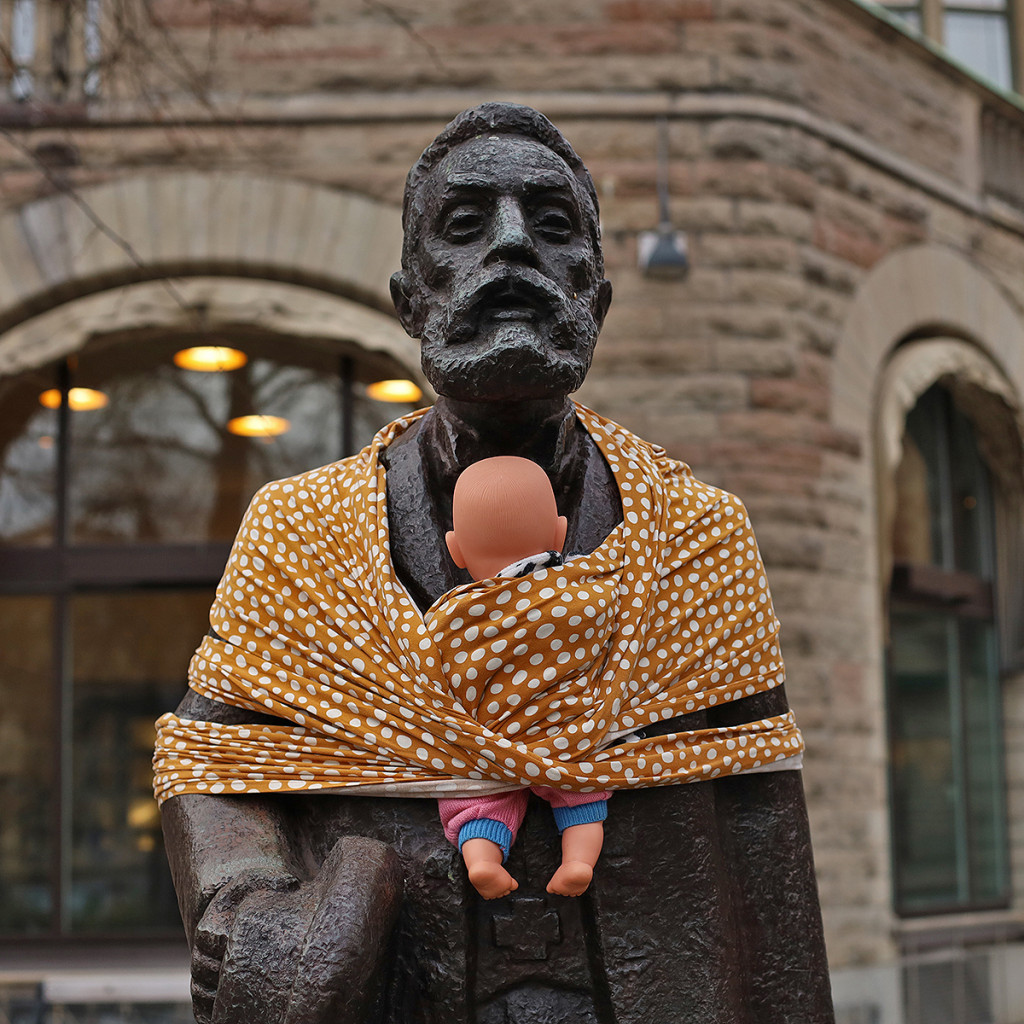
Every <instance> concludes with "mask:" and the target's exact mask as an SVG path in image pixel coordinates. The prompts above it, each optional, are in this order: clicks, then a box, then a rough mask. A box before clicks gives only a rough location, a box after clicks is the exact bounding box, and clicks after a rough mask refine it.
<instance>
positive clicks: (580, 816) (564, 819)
mask: <svg viewBox="0 0 1024 1024" xmlns="http://www.w3.org/2000/svg"><path fill="white" fill-rule="evenodd" d="M534 792H535V793H537V795H538V796H540V797H542V798H543V799H544V800H547V801H548V803H550V804H551V811H552V813H553V814H554V816H555V824H556V825H557V826H558V831H559V832H560V833H561V834H562V863H561V865H559V868H558V870H557V871H556V872H555V873H554V874H553V875H552V876H551V881H550V882H548V886H547V891H548V892H550V893H556V894H558V895H559V896H580V895H581V894H582V893H584V892H586V890H587V886H589V885H590V880H591V879H592V878H593V877H594V866H595V865H596V864H597V859H598V857H600V856H601V847H602V846H603V845H604V825H603V824H602V822H603V821H604V819H605V818H606V817H607V816H608V796H609V794H608V793H567V792H564V791H560V790H556V789H548V788H546V787H538V788H536V789H534Z"/></svg>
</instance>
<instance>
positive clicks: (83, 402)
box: [39, 388, 110, 412]
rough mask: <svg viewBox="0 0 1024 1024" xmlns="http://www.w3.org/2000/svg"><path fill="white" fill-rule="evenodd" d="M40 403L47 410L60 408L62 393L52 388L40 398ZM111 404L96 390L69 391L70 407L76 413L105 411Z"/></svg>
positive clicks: (72, 389) (75, 389) (74, 389)
mask: <svg viewBox="0 0 1024 1024" xmlns="http://www.w3.org/2000/svg"><path fill="white" fill-rule="evenodd" d="M39 402H40V404H42V405H45V406H46V408H47V409H59V408H60V391H59V390H58V389H57V388H50V390H49V391H44V392H43V393H42V394H41V395H40V396H39ZM109 404H110V399H109V398H108V397H107V395H105V394H104V393H103V392H102V391H97V390H96V389H95V388H71V389H70V390H69V391H68V407H69V408H70V409H73V410H74V411H75V412H88V411H89V410H91V409H103V408H105V407H106V406H108V405H109Z"/></svg>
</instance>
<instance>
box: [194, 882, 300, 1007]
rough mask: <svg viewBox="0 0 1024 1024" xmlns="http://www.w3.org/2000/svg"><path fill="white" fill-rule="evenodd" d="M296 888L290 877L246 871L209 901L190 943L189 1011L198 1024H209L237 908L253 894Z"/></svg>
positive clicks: (297, 884) (295, 883)
mask: <svg viewBox="0 0 1024 1024" xmlns="http://www.w3.org/2000/svg"><path fill="white" fill-rule="evenodd" d="M298 886H299V880H298V879H297V878H295V877H294V876H293V875H280V876H276V877H267V876H265V875H261V874H259V873H257V872H255V871H246V872H243V873H242V874H239V875H237V876H235V877H234V878H232V879H231V881H229V882H228V883H227V884H226V885H225V886H224V887H223V888H222V889H220V890H219V891H218V892H217V894H216V895H215V896H214V897H213V899H212V900H210V903H209V905H208V906H207V908H206V911H205V913H204V914H203V916H202V917H201V918H200V919H199V924H198V925H196V932H195V936H194V938H193V943H192V1011H193V1013H194V1015H195V1018H196V1022H197V1024H210V1022H211V1021H212V1020H213V1004H214V1000H215V999H216V997H217V988H218V986H219V985H220V973H221V965H222V962H223V960H224V954H225V952H226V951H227V947H228V937H229V936H230V934H231V930H232V927H233V926H234V923H235V915H236V914H237V912H238V908H239V906H240V905H241V904H242V902H243V901H244V900H246V899H248V897H250V896H252V895H253V894H254V893H282V892H290V891H292V890H294V889H296V888H298Z"/></svg>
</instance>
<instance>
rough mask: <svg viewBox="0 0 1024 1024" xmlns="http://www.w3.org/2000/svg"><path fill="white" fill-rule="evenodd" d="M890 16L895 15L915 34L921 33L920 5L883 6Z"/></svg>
mask: <svg viewBox="0 0 1024 1024" xmlns="http://www.w3.org/2000/svg"><path fill="white" fill-rule="evenodd" d="M882 6H883V7H884V8H885V9H886V10H887V11H888V12H889V13H890V14H893V15H895V16H896V17H897V18H899V19H900V21H903V22H906V24H907V25H909V26H910V28H912V29H914V31H915V32H920V31H921V10H920V4H917V3H911V4H883V5H882Z"/></svg>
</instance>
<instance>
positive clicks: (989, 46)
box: [943, 11, 1013, 89]
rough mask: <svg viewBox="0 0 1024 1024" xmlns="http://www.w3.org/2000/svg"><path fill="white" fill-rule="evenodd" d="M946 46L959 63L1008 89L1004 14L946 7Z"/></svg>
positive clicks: (1006, 38) (1008, 68)
mask: <svg viewBox="0 0 1024 1024" xmlns="http://www.w3.org/2000/svg"><path fill="white" fill-rule="evenodd" d="M943 24H944V30H943V32H944V36H945V44H946V49H947V50H949V52H950V54H952V56H953V57H955V58H956V59H957V60H958V61H960V62H961V63H962V64H965V65H966V66H967V67H969V68H970V69H971V70H972V71H976V72H977V73H978V74H979V75H982V76H984V77H985V78H987V79H988V80H989V81H990V82H992V83H993V84H994V85H996V86H998V87H999V88H1000V89H1010V88H1012V85H1013V75H1012V72H1011V67H1010V34H1009V30H1008V27H1007V23H1006V15H1005V14H1002V13H998V14H997V13H993V14H987V13H982V12H981V11H970V12H967V11H947V12H946V14H945V15H944V17H943Z"/></svg>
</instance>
